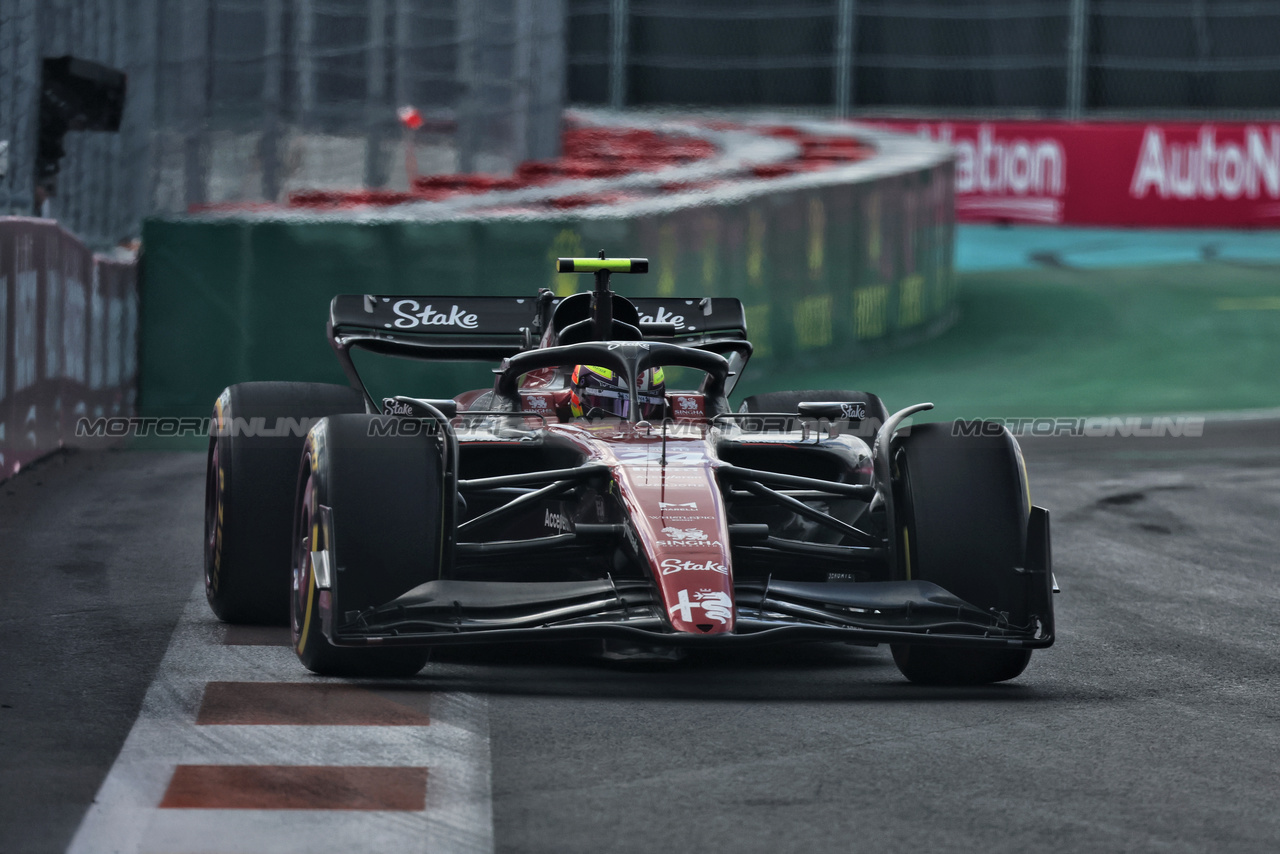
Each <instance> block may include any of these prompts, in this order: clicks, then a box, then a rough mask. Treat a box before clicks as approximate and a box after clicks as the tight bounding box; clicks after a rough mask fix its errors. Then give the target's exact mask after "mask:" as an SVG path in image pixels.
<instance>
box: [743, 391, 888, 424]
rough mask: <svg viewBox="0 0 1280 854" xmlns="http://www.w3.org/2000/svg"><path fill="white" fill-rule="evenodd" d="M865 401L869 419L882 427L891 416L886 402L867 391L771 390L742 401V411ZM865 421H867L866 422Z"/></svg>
mask: <svg viewBox="0 0 1280 854" xmlns="http://www.w3.org/2000/svg"><path fill="white" fill-rule="evenodd" d="M829 401H839V402H841V403H865V404H866V405H867V421H870V422H873V423H874V425H875V427H876V429H879V428H880V425H881V424H883V423H884V422H885V421H887V420H888V418H889V413H888V411H886V410H885V408H884V403H882V402H881V401H880V398H878V397H876V396H875V395H874V394H871V393H869V392H865V391H840V390H838V389H825V390H820V391H770V392H765V393H764V394H753V395H751V396H750V397H748V398H746V399H744V400H743V401H742V406H741V407H740V408H739V411H740V412H786V413H791V412H799V411H800V404H802V403H826V402H829ZM864 423H865V422H864Z"/></svg>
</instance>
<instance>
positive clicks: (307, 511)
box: [289, 475, 315, 649]
mask: <svg viewBox="0 0 1280 854" xmlns="http://www.w3.org/2000/svg"><path fill="white" fill-rule="evenodd" d="M313 480H314V478H313V477H311V476H310V475H308V476H307V484H306V486H305V487H304V488H303V492H302V504H301V506H300V507H299V508H298V528H297V530H296V531H294V536H293V544H294V545H293V572H292V576H293V579H292V580H293V589H292V591H291V594H290V597H289V617H290V619H289V626H290V628H291V629H292V633H293V645H294V648H295V649H296V648H297V646H298V644H299V642H300V641H301V640H302V627H303V625H304V624H305V622H306V618H307V594H308V593H309V592H310V589H311V520H312V498H313V496H314V494H315V493H314V490H313V488H312V486H313Z"/></svg>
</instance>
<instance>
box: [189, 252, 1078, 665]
mask: <svg viewBox="0 0 1280 854" xmlns="http://www.w3.org/2000/svg"><path fill="white" fill-rule="evenodd" d="M647 268H648V262H647V261H645V260H643V259H605V257H604V254H603V253H601V254H600V257H599V258H562V259H559V261H558V269H559V271H560V272H590V273H593V274H594V275H595V288H594V290H593V291H590V292H582V293H577V294H574V295H572V296H569V297H565V298H563V299H559V298H556V297H555V296H554V295H553V294H552V293H551V292H550V291H547V290H545V289H544V290H542V291H541V292H540V293H539V294H538V295H537V296H536V297H533V298H527V299H526V298H515V297H439V296H435V297H429V296H428V297H423V296H417V297H414V296H373V295H367V296H366V295H354V296H338V297H335V298H334V299H333V302H332V305H331V307H330V322H329V328H328V333H329V341H330V344H331V345H332V347H333V349H334V352H335V353H336V354H337V356H338V358H339V360H340V361H341V363H342V365H343V368H344V370H345V372H346V374H347V375H348V377H349V378H350V381H351V386H350V387H346V386H334V385H325V384H318V383H263V382H253V383H242V384H239V385H233V386H231V387H230V388H228V389H226V390H225V391H224V392H223V393H222V395H221V396H220V397H219V398H218V401H217V404H216V406H215V409H214V418H215V429H214V430H213V431H212V432H213V435H212V437H211V440H210V448H209V461H208V479H207V488H206V511H205V533H206V536H205V584H206V589H207V593H208V598H209V602H210V605H211V606H212V608H213V610H214V612H215V613H216V614H217V615H218V616H219V617H220V618H222V619H223V620H226V621H230V622H263V623H273V622H284V621H285V620H286V619H287V620H288V622H289V624H290V625H291V627H292V632H293V642H294V646H295V648H296V650H297V653H298V656H299V658H300V659H301V660H302V663H303V664H304V665H305V666H306V667H308V668H309V669H311V670H313V671H315V672H318V673H326V674H334V675H381V676H394V675H410V674H413V673H415V672H417V671H418V670H419V669H420V668H421V667H422V666H423V665H424V664H425V663H426V661H427V656H428V654H429V653H430V650H431V649H432V648H433V647H438V646H442V645H446V644H471V643H496V642H502V643H508V642H527V641H546V640H556V641H559V640H583V641H588V642H590V643H592V644H594V645H595V648H596V650H597V651H598V652H599V653H600V654H602V655H604V656H605V657H608V658H612V659H619V660H630V659H635V660H651V659H675V658H679V657H680V656H681V655H682V654H683V653H684V652H685V651H686V650H689V649H696V648H706V649H724V648H730V647H737V646H753V645H763V644H776V643H784V642H799V641H829V642H842V643H850V644H859V645H869V646H874V645H877V644H880V643H887V644H890V646H891V649H892V652H893V660H894V661H895V662H896V664H897V666H898V668H899V669H900V670H901V671H902V673H903V674H904V675H905V676H906V677H907V678H908V679H911V680H913V681H916V682H923V683H932V684H981V683H989V682H998V681H1002V680H1006V679H1012V678H1014V677H1016V676H1017V675H1018V674H1020V673H1021V672H1022V671H1023V669H1024V668H1025V667H1026V665H1027V662H1028V660H1029V659H1030V656H1031V651H1032V650H1034V649H1042V648H1045V647H1048V646H1050V645H1051V644H1052V643H1053V640H1054V622H1053V603H1052V593H1053V592H1054V591H1055V590H1056V586H1055V584H1054V581H1053V575H1052V571H1051V567H1050V546H1049V517H1048V513H1047V511H1045V510H1044V509H1042V508H1039V507H1034V506H1032V505H1031V503H1030V493H1029V491H1028V487H1027V480H1026V471H1025V466H1024V464H1023V461H1022V454H1021V451H1020V449H1019V447H1018V444H1017V442H1016V441H1015V440H1014V438H1013V437H1012V436H1011V435H1010V434H1009V433H1008V431H1006V430H1005V429H1004V427H1002V426H1000V425H998V424H994V423H989V422H980V421H974V422H965V421H957V422H954V423H927V424H922V425H918V426H915V427H913V428H910V429H907V428H903V422H904V420H905V419H907V418H908V417H909V416H911V415H913V414H915V413H918V412H921V411H923V410H927V409H929V408H931V406H932V404H928V403H923V404H918V405H915V406H910V407H907V408H906V409H903V410H900V411H898V412H896V413H894V414H892V415H890V414H889V413H888V412H887V410H886V409H885V407H884V404H883V403H881V401H880V399H879V398H878V397H876V396H875V395H873V394H868V393H864V392H856V391H792V392H773V393H768V394H759V395H755V396H753V397H748V398H746V400H745V401H744V402H743V404H742V406H741V407H740V408H739V409H738V410H737V411H732V410H731V409H730V405H729V400H728V396H729V394H730V392H731V391H732V389H733V387H734V385H735V383H736V381H737V379H738V378H739V376H740V375H741V372H742V369H743V366H744V365H745V364H746V362H747V359H748V358H749V357H750V355H751V350H752V347H751V344H750V343H749V342H748V340H747V338H746V323H745V319H744V312H743V309H742V305H741V303H740V302H739V301H738V300H736V299H729V298H720V297H716V298H714V299H684V298H640V299H631V300H629V299H626V298H624V297H622V296H620V295H618V294H616V293H614V292H613V291H612V290H611V288H610V274H611V273H642V272H646V271H647ZM354 348H359V349H363V350H367V351H373V352H376V353H384V354H390V355H395V356H402V357H409V358H411V359H418V360H423V361H426V362H430V361H432V360H455V361H456V360H485V361H490V360H491V361H493V362H500V367H499V368H498V369H497V370H496V371H495V375H496V376H495V380H494V384H493V387H492V388H491V389H480V390H476V391H470V392H465V393H462V394H459V395H457V396H455V397H453V398H450V399H425V398H413V397H407V396H395V397H386V398H383V399H381V400H380V401H379V400H375V399H374V398H373V397H372V396H371V395H370V392H369V391H368V390H367V388H366V385H365V383H364V381H363V380H362V379H361V376H360V374H359V373H358V372H357V370H356V367H355V364H354V362H353V360H352V355H351V354H352V350H353V349H354ZM677 386H679V388H677ZM900 428H902V429H900Z"/></svg>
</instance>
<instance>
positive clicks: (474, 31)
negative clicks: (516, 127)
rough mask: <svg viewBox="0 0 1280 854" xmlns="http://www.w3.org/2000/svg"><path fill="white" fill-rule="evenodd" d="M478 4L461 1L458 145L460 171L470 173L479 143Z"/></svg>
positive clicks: (459, 18) (459, 6)
mask: <svg viewBox="0 0 1280 854" xmlns="http://www.w3.org/2000/svg"><path fill="white" fill-rule="evenodd" d="M477 5H478V4H476V3H470V2H467V0H458V3H457V5H456V7H455V8H457V10H458V12H457V14H458V66H457V68H458V70H457V74H458V90H459V95H458V105H457V109H456V116H457V128H458V130H457V146H458V170H459V171H460V172H471V171H473V170H474V169H475V164H476V146H477V145H478V144H479V142H480V128H479V123H480V115H479V112H480V109H479V108H480V103H479V102H480V97H481V92H480V85H481V81H480V73H479V71H480V69H479V68H478V67H477V66H478V62H479V57H477V56H476V54H477V52H478V47H479V46H478V44H477V42H478V41H479V37H480V21H479V20H477V18H478V17H479V14H480V13H479V11H478V10H477V9H476V6H477Z"/></svg>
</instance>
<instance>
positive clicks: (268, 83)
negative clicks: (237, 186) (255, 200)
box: [258, 0, 284, 202]
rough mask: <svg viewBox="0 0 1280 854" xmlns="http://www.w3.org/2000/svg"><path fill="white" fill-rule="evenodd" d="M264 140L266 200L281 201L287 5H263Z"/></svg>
mask: <svg viewBox="0 0 1280 854" xmlns="http://www.w3.org/2000/svg"><path fill="white" fill-rule="evenodd" d="M262 17H263V20H262V25H263V38H262V136H261V137H260V138H259V139H258V163H259V164H261V166H260V168H261V170H262V196H263V198H265V199H267V200H268V201H272V202H274V201H275V200H276V199H278V198H280V109H281V99H282V97H283V95H284V27H283V18H284V3H283V0H264V2H263V4H262Z"/></svg>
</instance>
